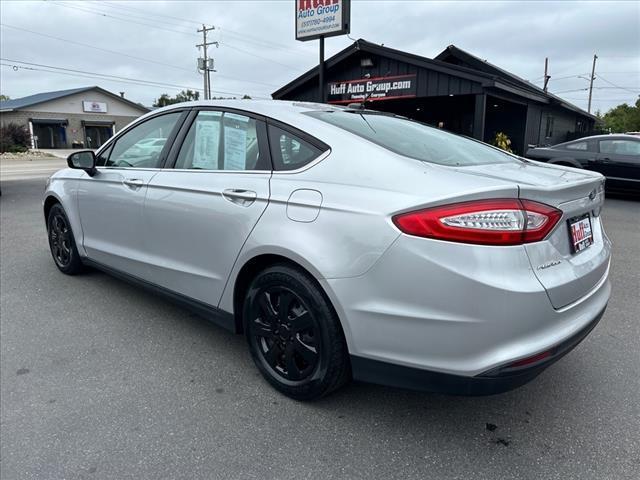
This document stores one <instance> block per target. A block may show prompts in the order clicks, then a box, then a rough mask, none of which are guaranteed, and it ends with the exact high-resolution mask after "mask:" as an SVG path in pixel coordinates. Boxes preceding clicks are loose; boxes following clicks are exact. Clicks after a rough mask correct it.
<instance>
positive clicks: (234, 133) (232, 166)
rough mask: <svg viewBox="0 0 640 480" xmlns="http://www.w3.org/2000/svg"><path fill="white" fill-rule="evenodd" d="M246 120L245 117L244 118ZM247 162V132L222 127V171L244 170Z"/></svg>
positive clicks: (244, 129) (232, 127)
mask: <svg viewBox="0 0 640 480" xmlns="http://www.w3.org/2000/svg"><path fill="white" fill-rule="evenodd" d="M245 118H246V117H245ZM246 160H247V130H246V126H245V128H241V127H238V128H236V127H234V126H231V127H229V126H225V127H224V169H225V170H245V168H246Z"/></svg>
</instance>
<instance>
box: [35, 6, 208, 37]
mask: <svg viewBox="0 0 640 480" xmlns="http://www.w3.org/2000/svg"><path fill="white" fill-rule="evenodd" d="M45 1H47V0H45ZM47 3H50V4H52V5H57V6H59V7H64V8H70V9H72V10H79V11H81V12H86V13H91V14H93V15H98V16H100V17H108V18H114V19H116V20H120V21H122V22H129V23H133V24H136V25H143V26H145V27H151V28H155V29H158V30H164V31H166V32H174V33H181V34H183V35H189V36H195V34H193V33H190V32H187V31H183V30H173V29H170V28H164V27H159V26H157V25H154V24H153V23H143V22H138V21H135V20H131V19H129V18H122V17H116V16H114V15H111V14H108V13H104V12H100V11H96V10H89V9H87V8H82V7H79V6H77V5H73V6H72V5H65V4H63V3H57V2H52V1H50V0H48V1H47Z"/></svg>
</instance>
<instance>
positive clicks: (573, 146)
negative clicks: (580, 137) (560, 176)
mask: <svg viewBox="0 0 640 480" xmlns="http://www.w3.org/2000/svg"><path fill="white" fill-rule="evenodd" d="M587 146H588V144H587V142H576V143H570V144H569V145H566V146H565V147H564V148H565V149H566V150H582V151H585V152H586V151H587Z"/></svg>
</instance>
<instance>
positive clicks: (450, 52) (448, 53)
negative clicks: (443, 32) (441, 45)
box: [435, 45, 598, 120]
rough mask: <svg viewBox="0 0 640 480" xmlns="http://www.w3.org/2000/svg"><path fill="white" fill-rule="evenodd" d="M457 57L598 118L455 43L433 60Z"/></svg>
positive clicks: (484, 70) (588, 115) (581, 112)
mask: <svg viewBox="0 0 640 480" xmlns="http://www.w3.org/2000/svg"><path fill="white" fill-rule="evenodd" d="M452 57H453V58H457V59H459V60H461V61H463V62H465V63H468V64H469V65H470V66H471V68H473V69H476V68H477V69H478V70H480V71H482V72H485V73H488V74H491V75H496V76H498V77H500V78H501V79H503V80H507V81H508V82H509V83H511V84H513V85H517V86H519V87H521V88H524V89H526V90H530V91H531V92H535V93H537V94H539V95H543V96H545V97H547V98H551V99H553V100H555V101H556V103H560V105H561V106H563V107H565V108H567V109H569V110H572V111H574V112H576V113H580V114H581V115H584V116H585V117H591V118H593V119H594V120H598V117H596V116H595V115H592V114H590V113H587V112H586V111H584V110H582V109H581V108H580V107H577V106H575V105H573V104H572V103H569V102H567V101H566V100H563V99H562V98H560V97H558V96H556V95H554V94H552V93H549V92H545V91H544V89H542V88H540V87H538V86H537V85H534V84H533V83H531V82H529V81H528V80H524V79H523V78H520V77H518V76H517V75H514V74H513V73H511V72H508V71H506V70H504V69H503V68H500V67H498V66H497V65H494V64H492V63H491V62H489V61H487V60H484V59H481V58H479V57H476V56H475V55H473V54H472V53H469V52H467V51H466V50H463V49H461V48H458V47H456V46H455V45H449V46H448V47H447V48H445V49H444V50H443V51H442V52H441V53H440V54H438V55H437V56H436V57H435V60H440V61H443V62H447V61H448V60H449V59H450V58H452Z"/></svg>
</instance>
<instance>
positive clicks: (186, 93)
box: [153, 90, 200, 107]
mask: <svg viewBox="0 0 640 480" xmlns="http://www.w3.org/2000/svg"><path fill="white" fill-rule="evenodd" d="M199 99H200V92H194V91H193V90H182V91H181V92H180V93H179V94H177V95H176V96H175V97H170V96H169V94H167V93H163V94H162V95H160V97H159V98H158V99H157V100H156V101H155V102H154V103H153V106H154V107H166V106H167V105H172V104H174V103H180V102H191V101H193V100H199Z"/></svg>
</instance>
